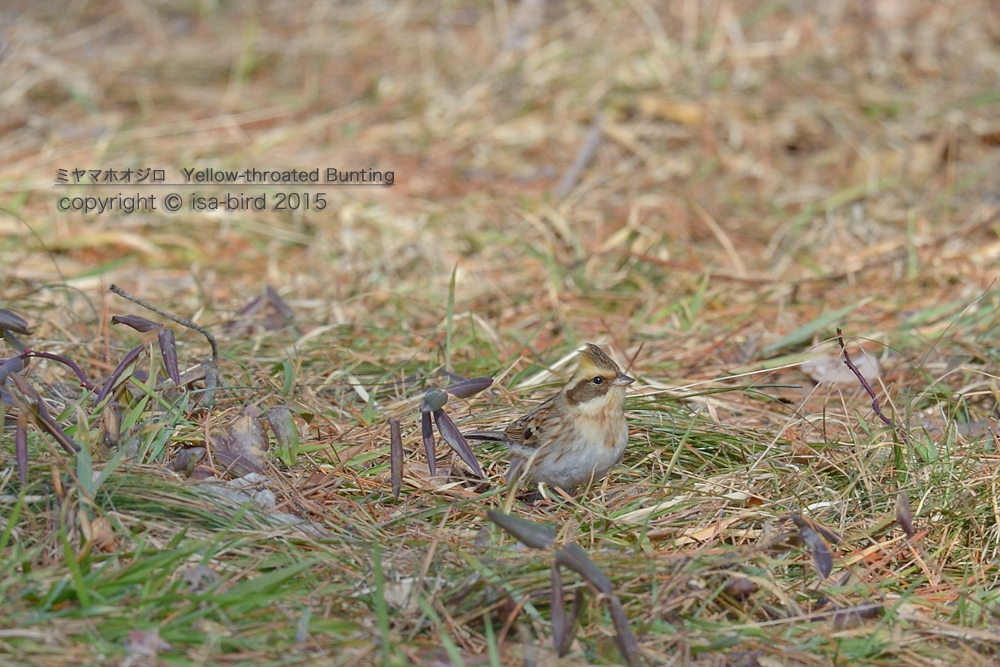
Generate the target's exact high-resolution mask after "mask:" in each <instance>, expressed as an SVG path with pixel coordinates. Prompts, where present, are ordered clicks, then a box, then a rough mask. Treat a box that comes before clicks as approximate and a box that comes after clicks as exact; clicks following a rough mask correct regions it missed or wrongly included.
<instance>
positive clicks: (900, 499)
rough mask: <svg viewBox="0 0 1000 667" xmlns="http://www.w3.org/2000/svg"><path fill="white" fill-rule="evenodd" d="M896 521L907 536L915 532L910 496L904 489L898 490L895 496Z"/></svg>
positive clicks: (911, 535)
mask: <svg viewBox="0 0 1000 667" xmlns="http://www.w3.org/2000/svg"><path fill="white" fill-rule="evenodd" d="M896 523H898V524H899V526H900V527H901V528H902V529H903V532H904V533H906V536H907V537H913V536H914V535H916V532H917V531H915V530H914V529H913V512H911V511H910V496H908V495H907V494H906V491H900V492H899V495H898V496H896Z"/></svg>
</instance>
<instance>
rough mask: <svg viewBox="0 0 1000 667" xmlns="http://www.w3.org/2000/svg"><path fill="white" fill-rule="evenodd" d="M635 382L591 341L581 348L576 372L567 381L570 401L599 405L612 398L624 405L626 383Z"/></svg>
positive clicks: (579, 404)
mask: <svg viewBox="0 0 1000 667" xmlns="http://www.w3.org/2000/svg"><path fill="white" fill-rule="evenodd" d="M633 382H635V380H633V379H632V378H630V377H629V376H627V375H625V374H624V373H622V370H621V368H619V367H618V364H616V363H615V362H614V361H612V359H611V357H609V356H608V355H606V354H605V353H604V351H603V350H601V348H599V347H597V346H596V345H594V344H593V343H587V345H586V346H584V348H583V349H582V350H580V363H579V365H578V366H577V369H576V373H574V374H573V377H572V379H570V381H569V383H568V384H567V385H566V389H565V391H566V400H567V401H568V402H569V403H570V405H578V406H581V407H586V408H591V407H594V408H599V407H601V406H603V405H605V404H606V403H608V401H609V400H612V401H614V402H615V403H617V404H618V405H619V407H620V405H621V403H622V402H623V401H624V400H625V387H627V386H628V385H630V384H632V383H633Z"/></svg>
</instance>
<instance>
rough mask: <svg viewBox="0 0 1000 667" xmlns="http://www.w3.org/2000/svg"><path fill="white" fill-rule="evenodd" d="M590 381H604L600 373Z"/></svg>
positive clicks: (596, 382) (598, 382)
mask: <svg viewBox="0 0 1000 667" xmlns="http://www.w3.org/2000/svg"><path fill="white" fill-rule="evenodd" d="M591 382H593V383H594V384H601V383H602V382H604V378H602V377H601V376H600V375H598V376H597V377H595V378H594V379H593V380H591Z"/></svg>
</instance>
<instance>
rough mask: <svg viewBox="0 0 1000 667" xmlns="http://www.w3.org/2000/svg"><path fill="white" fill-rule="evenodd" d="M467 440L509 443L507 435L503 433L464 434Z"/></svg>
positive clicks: (481, 432) (478, 432) (475, 432)
mask: <svg viewBox="0 0 1000 667" xmlns="http://www.w3.org/2000/svg"><path fill="white" fill-rule="evenodd" d="M462 435H464V436H465V439H466V440H485V441H487V442H507V434H506V433H504V432H503V431H472V432H471V433H463V434H462Z"/></svg>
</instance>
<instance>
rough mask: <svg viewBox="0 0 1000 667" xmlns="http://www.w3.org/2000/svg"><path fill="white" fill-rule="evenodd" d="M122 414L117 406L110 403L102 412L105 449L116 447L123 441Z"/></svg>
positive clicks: (102, 434)
mask: <svg viewBox="0 0 1000 667" xmlns="http://www.w3.org/2000/svg"><path fill="white" fill-rule="evenodd" d="M121 426H122V412H121V410H120V409H119V408H118V406H117V405H115V404H112V403H109V404H108V405H106V406H104V410H103V411H102V412H101V442H103V443H104V446H105V447H115V446H117V445H118V441H119V440H121V435H122V434H121Z"/></svg>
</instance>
